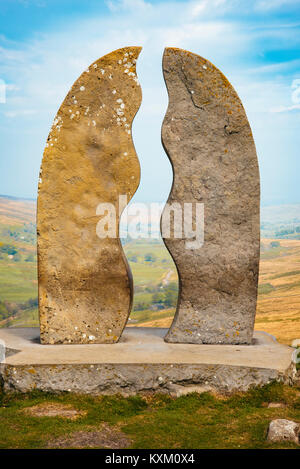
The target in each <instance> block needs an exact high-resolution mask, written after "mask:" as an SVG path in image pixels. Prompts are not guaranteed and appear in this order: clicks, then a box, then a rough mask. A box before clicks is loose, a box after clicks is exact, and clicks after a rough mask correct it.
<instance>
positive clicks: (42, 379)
mask: <svg viewBox="0 0 300 469" xmlns="http://www.w3.org/2000/svg"><path fill="white" fill-rule="evenodd" d="M167 331H168V330H167V329H162V328H150V327H149V328H147V327H126V329H125V331H124V333H123V335H122V337H121V339H120V341H119V342H118V343H117V344H80V345H72V344H70V345H42V344H41V343H40V336H39V329H38V328H9V329H0V341H2V344H4V345H5V348H6V357H5V360H4V361H3V363H2V364H1V365H0V377H1V380H2V384H3V387H4V390H5V391H7V392H9V391H18V392H28V391H30V390H33V389H40V390H44V391H48V392H55V393H57V392H63V391H69V392H77V393H88V394H96V395H97V394H113V393H118V392H119V393H122V394H124V395H132V394H135V393H137V392H147V391H148V392H149V391H150V392H153V391H154V392H165V393H169V394H174V395H180V394H186V393H187V392H194V391H198V392H203V391H206V390H213V391H216V392H221V393H231V392H235V391H246V390H247V389H249V388H250V387H251V386H262V385H264V384H267V383H269V382H271V381H280V382H284V383H287V384H292V382H293V380H294V379H295V375H296V370H295V363H294V361H295V360H294V349H292V348H291V347H288V346H286V345H282V344H279V343H278V342H277V341H276V339H275V338H274V337H272V336H271V335H269V334H267V333H265V332H255V333H254V338H253V341H252V344H251V345H224V344H220V345H198V344H173V343H167V342H165V341H164V337H165V335H166V333H167Z"/></svg>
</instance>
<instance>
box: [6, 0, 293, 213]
mask: <svg viewBox="0 0 300 469" xmlns="http://www.w3.org/2000/svg"><path fill="white" fill-rule="evenodd" d="M133 45H138V46H142V47H143V51H142V53H141V55H140V58H139V60H138V64H137V73H138V77H139V81H140V83H141V87H142V92H143V101H142V105H141V108H140V110H139V112H138V114H137V116H136V118H135V120H134V123H133V140H134V144H135V147H136V151H137V154H138V156H139V159H140V163H141V169H142V178H141V183H140V187H139V189H138V191H137V193H136V195H135V196H134V199H133V201H134V202H164V201H165V200H166V199H167V197H168V194H169V192H170V188H171V184H172V170H171V166H170V163H169V160H168V158H167V156H166V154H165V152H164V150H163V148H162V145H161V137H160V134H161V124H162V121H163V117H164V114H165V112H166V108H167V104H168V98H167V91H166V88H165V85H164V82H163V76H162V70H161V60H162V54H163V49H164V47H180V48H183V49H187V50H190V51H191V52H194V53H196V54H199V55H201V56H203V57H205V58H206V59H208V60H210V61H211V62H213V63H214V64H215V65H216V66H217V67H218V68H219V69H220V70H221V71H222V72H223V73H224V74H225V75H226V76H227V78H228V79H229V81H230V82H231V83H232V84H233V86H234V87H235V89H236V91H237V92H238V94H239V96H240V98H241V99H242V102H243V105H244V107H245V109H246V113H247V115H248V119H249V122H250V125H251V127H252V131H253V134H254V139H255V143H256V148H257V154H258V159H259V165H260V174H261V201H262V205H263V206H268V205H278V204H294V203H300V158H299V148H300V131H299V128H300V125H299V124H300V0H252V1H249V0H191V1H180V0H177V1H176V0H172V1H168V0H152V1H151V0H109V1H100V0H86V1H82V0H80V1H79V0H0V194H6V195H11V196H16V197H25V198H36V194H37V183H38V175H39V167H40V164H41V159H42V154H43V149H44V146H45V143H46V138H47V135H48V133H49V130H50V127H51V125H52V122H53V119H54V117H55V114H56V112H57V110H58V108H59V106H60V104H61V103H62V101H63V99H64V97H65V95H66V94H67V92H68V90H69V89H70V87H71V85H72V84H73V82H74V81H75V80H76V79H77V78H78V77H79V75H80V74H81V73H82V72H83V71H84V70H85V69H86V68H87V66H89V65H90V64H91V63H92V62H93V61H95V60H96V59H97V58H99V57H101V56H103V55H105V54H107V53H109V52H111V51H113V50H115V49H118V48H121V47H125V46H133Z"/></svg>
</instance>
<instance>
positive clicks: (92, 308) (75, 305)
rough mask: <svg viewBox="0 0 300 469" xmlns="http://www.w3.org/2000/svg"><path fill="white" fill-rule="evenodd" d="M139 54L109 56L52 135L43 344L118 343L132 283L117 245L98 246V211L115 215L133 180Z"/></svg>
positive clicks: (42, 263)
mask: <svg viewBox="0 0 300 469" xmlns="http://www.w3.org/2000/svg"><path fill="white" fill-rule="evenodd" d="M139 53H140V48H139V47H127V48H123V49H119V50H117V51H115V52H112V53H110V54H108V55H106V56H104V57H102V58H100V59H99V60H97V61H96V62H94V63H93V64H92V65H91V66H90V67H89V68H88V69H87V70H86V71H85V72H84V73H83V74H82V75H81V76H80V77H79V79H78V80H77V81H76V82H75V83H74V85H73V86H72V88H71V90H70V92H69V93H68V95H67V96H66V98H65V100H64V102H63V104H62V105H61V107H60V109H59V111H58V113H57V115H56V117H55V120H54V123H53V126H52V128H51V131H50V134H49V137H48V140H47V144H46V148H45V152H44V157H43V162H42V167H41V173H40V181H39V195H38V220H37V223H38V228H37V229H38V276H39V312H40V328H41V341H42V343H44V344H56V343H64V344H68V343H72V344H80V343H113V342H117V341H118V339H119V337H120V335H121V333H122V331H123V328H124V327H125V324H126V321H127V319H128V315H129V312H130V308H131V302H132V280H131V274H130V270H129V267H128V265H127V262H126V259H125V256H124V253H123V250H122V247H121V243H120V240H119V238H118V233H119V226H118V223H119V217H118V216H117V236H116V237H115V238H103V239H100V238H99V237H98V236H97V233H96V228H97V223H98V222H99V220H100V216H99V215H97V214H96V210H97V207H98V205H99V204H100V203H111V204H113V205H114V206H115V207H116V208H117V210H118V200H119V195H126V196H127V199H128V201H129V200H130V199H131V198H132V196H133V194H134V192H135V191H136V189H137V187H138V185H139V180H140V167H139V162H138V159H137V156H136V153H135V149H134V146H133V142H132V138H131V124H132V121H133V118H134V116H135V114H136V112H137V110H138V108H139V106H140V103H141V90H140V86H139V83H138V80H137V77H136V66H135V63H136V60H137V57H138V55H139Z"/></svg>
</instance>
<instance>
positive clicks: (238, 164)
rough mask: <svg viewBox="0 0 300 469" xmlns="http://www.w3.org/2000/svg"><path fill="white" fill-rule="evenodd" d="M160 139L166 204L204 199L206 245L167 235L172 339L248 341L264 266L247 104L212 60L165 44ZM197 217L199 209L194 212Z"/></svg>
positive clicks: (226, 341) (251, 330)
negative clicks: (173, 279)
mask: <svg viewBox="0 0 300 469" xmlns="http://www.w3.org/2000/svg"><path fill="white" fill-rule="evenodd" d="M163 72H164V78H165V81H166V85H167V88H168V93H169V107H168V110H167V114H166V116H165V120H164V123H163V127H162V141H163V145H164V147H165V150H166V152H167V154H168V156H169V158H170V160H171V163H172V166H173V170H174V182H173V187H172V190H171V193H170V196H169V200H168V202H169V203H173V202H177V203H179V204H180V205H181V206H182V208H183V204H184V203H194V204H195V203H201V204H204V244H203V246H202V247H199V248H198V249H187V248H186V239H174V238H172V237H168V238H167V239H164V241H165V244H166V246H167V248H168V249H169V251H170V253H171V255H172V257H173V259H174V261H175V263H176V266H177V269H178V274H179V283H180V291H179V298H178V305H177V311H176V314H175V318H174V321H173V324H172V326H171V328H170V330H169V332H168V334H167V335H166V337H165V340H166V341H168V342H187V343H198V344H201V343H206V344H219V343H220V344H250V343H251V341H252V335H253V326H254V319H255V311H256V298H257V281H258V264H259V243H260V229H259V228H260V227H259V203H260V185H259V169H258V162H257V156H256V151H255V145H254V141H253V137H252V133H251V129H250V126H249V123H248V120H247V117H246V113H245V111H244V108H243V106H242V103H241V101H240V99H239V97H238V96H237V94H236V92H235V90H234V89H233V87H232V86H231V84H230V83H229V82H228V80H227V79H226V78H225V76H224V75H223V74H222V73H221V72H220V71H219V70H218V69H217V68H216V67H215V66H214V65H213V64H212V63H210V62H209V61H208V60H205V59H204V58H202V57H199V56H198V55H196V54H192V53H190V52H188V51H185V50H181V49H173V48H168V49H166V50H165V54H164V58H163ZM194 221H195V213H194Z"/></svg>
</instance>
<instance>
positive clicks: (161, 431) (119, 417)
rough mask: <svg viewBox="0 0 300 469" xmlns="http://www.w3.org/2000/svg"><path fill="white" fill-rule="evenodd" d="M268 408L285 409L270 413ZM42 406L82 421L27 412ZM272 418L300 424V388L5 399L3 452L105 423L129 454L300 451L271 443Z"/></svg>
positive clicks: (1, 406)
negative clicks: (62, 407) (126, 442)
mask: <svg viewBox="0 0 300 469" xmlns="http://www.w3.org/2000/svg"><path fill="white" fill-rule="evenodd" d="M269 402H281V403H283V404H284V405H285V407H283V408H268V407H267V403H269ZM41 403H48V404H49V403H61V404H68V405H71V406H72V407H73V408H75V409H78V410H80V411H83V415H82V416H80V417H79V418H78V419H77V420H68V419H65V418H61V417H46V416H43V417H37V416H32V415H30V414H28V413H25V412H24V409H26V408H29V407H32V406H36V405H38V404H41ZM274 418H287V419H291V420H295V421H298V422H299V421H300V389H299V388H290V387H287V386H284V385H282V384H278V383H273V384H270V385H267V386H265V387H263V388H260V389H252V390H250V391H248V392H247V393H245V394H241V395H234V396H231V397H227V398H224V397H220V396H215V395H213V394H211V393H203V394H196V393H193V394H189V395H186V396H181V397H179V398H172V397H169V396H167V395H164V394H161V395H140V396H135V397H127V398H125V397H122V396H120V395H114V396H101V397H92V396H83V395H76V394H61V395H50V394H46V393H41V392H34V393H31V394H26V395H19V394H14V395H4V394H2V395H1V398H0V448H45V447H47V445H48V442H49V441H51V440H53V439H55V438H59V437H61V436H68V435H71V434H72V433H73V432H77V431H79V430H81V431H84V430H87V431H95V430H99V429H101V425H102V424H103V423H105V424H108V425H110V426H114V427H115V426H117V428H118V429H119V430H121V431H122V432H123V433H124V434H125V435H126V436H127V437H128V438H129V439H130V441H131V445H130V447H131V448H150V449H151V448H152V449H159V448H170V449H176V448H177V449H178V448H192V449H197V448H297V447H298V446H297V445H295V444H293V443H289V442H284V443H276V444H274V443H272V444H271V443H269V442H267V440H266V434H267V429H268V425H269V422H270V421H271V420H272V419H274ZM298 448H299V447H298Z"/></svg>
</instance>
